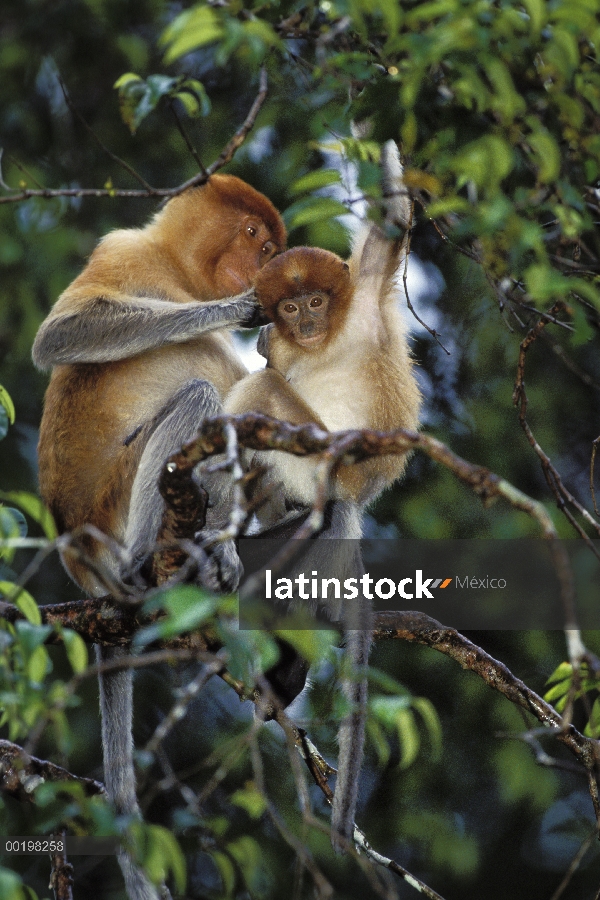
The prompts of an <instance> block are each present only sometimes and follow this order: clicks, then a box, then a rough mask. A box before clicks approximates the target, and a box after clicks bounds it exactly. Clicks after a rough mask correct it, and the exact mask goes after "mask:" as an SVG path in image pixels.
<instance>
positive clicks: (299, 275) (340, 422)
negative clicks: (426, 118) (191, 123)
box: [225, 141, 421, 849]
mask: <svg viewBox="0 0 600 900" xmlns="http://www.w3.org/2000/svg"><path fill="white" fill-rule="evenodd" d="M381 165H382V181H383V194H384V200H385V207H386V223H387V224H388V225H392V224H393V225H395V226H396V227H397V229H399V235H398V236H397V237H396V238H395V239H393V240H391V239H389V238H388V237H387V236H386V234H385V233H384V232H383V231H382V230H381V229H380V228H379V227H378V226H377V225H375V224H371V225H364V226H363V227H362V228H361V229H360V230H359V232H358V234H357V235H356V237H355V241H354V247H353V251H352V255H351V257H350V260H349V261H348V263H346V262H345V261H344V260H342V259H340V257H338V256H336V255H335V254H334V253H329V252H327V251H326V250H319V249H316V248H313V247H294V248H292V249H291V250H288V251H286V252H285V253H282V254H281V255H280V256H277V257H276V258H275V259H274V260H272V262H270V263H269V264H268V265H267V266H265V267H264V269H262V270H261V272H260V273H259V274H258V276H257V278H256V282H255V287H256V294H257V297H258V299H259V300H260V302H261V304H262V306H263V308H264V310H265V312H266V314H267V316H268V317H269V318H270V319H271V320H272V325H269V326H267V328H266V329H264V330H263V332H262V333H261V337H260V342H259V346H260V348H261V351H262V352H263V355H264V356H266V358H267V368H266V369H263V370H262V371H260V372H256V373H254V374H252V375H248V376H247V377H246V378H245V379H243V380H242V381H239V382H237V383H236V384H235V385H234V386H233V388H232V389H231V391H230V392H229V394H228V396H227V398H226V400H225V408H226V410H227V411H228V412H232V413H243V412H248V411H250V410H254V411H256V412H260V413H264V414H266V415H271V416H273V417H274V418H277V419H284V420H286V421H289V422H293V423H294V424H305V423H313V424H315V425H318V426H319V427H321V428H324V429H328V430H330V431H340V430H346V429H356V428H372V429H376V430H381V431H391V430H393V429H396V428H405V429H411V430H412V429H415V428H416V427H417V425H418V417H419V407H420V399H421V397H420V391H419V388H418V385H417V381H416V378H415V375H414V370H413V364H412V359H411V356H410V352H409V349H408V342H407V338H406V329H405V326H404V322H403V319H402V316H401V314H400V312H399V310H398V308H397V296H396V294H397V291H396V283H395V280H396V275H397V271H398V267H399V265H400V262H401V261H402V259H403V258H404V255H405V252H406V246H407V233H408V228H409V225H410V217H411V203H410V198H409V195H408V192H407V190H406V187H405V185H404V182H403V177H402V176H403V171H402V165H401V163H400V158H399V155H398V150H397V147H396V145H395V143H394V142H393V141H388V142H387V143H386V144H385V145H384V146H383V148H382V154H381ZM253 464H254V465H255V466H257V467H258V469H259V471H262V474H261V475H260V476H259V480H258V481H257V482H256V484H255V489H256V490H257V491H258V492H259V493H265V492H267V493H268V489H269V487H270V488H271V493H270V496H269V500H268V501H267V503H266V504H264V505H263V507H262V509H259V510H258V513H257V515H258V519H259V523H260V525H261V527H262V528H264V529H268V528H269V527H271V526H272V525H275V524H276V523H277V522H279V521H280V520H281V519H282V518H283V517H284V516H285V514H286V512H287V511H288V510H289V509H290V507H291V508H292V510H293V508H294V507H298V506H299V507H310V506H313V505H314V504H315V502H316V479H315V467H316V465H317V464H316V463H315V460H314V458H313V457H299V456H294V455H292V454H288V453H282V452H279V451H264V452H260V453H255V454H254V459H253ZM405 464H406V454H403V455H393V456H384V457H378V458H373V459H369V460H365V461H363V462H359V463H355V464H353V465H351V466H339V467H338V468H337V470H336V471H335V472H334V477H333V479H332V481H331V483H330V486H329V497H330V499H331V500H333V501H334V503H333V507H334V517H337V521H334V523H333V525H332V526H331V527H330V528H329V530H328V531H327V530H326V531H325V533H324V537H332V538H347V537H352V538H360V536H361V535H360V530H361V528H360V518H361V511H362V509H363V508H364V507H365V505H366V504H367V503H369V502H371V501H372V500H373V499H374V498H375V497H376V496H377V495H378V494H380V493H381V491H382V490H383V489H384V488H385V487H386V486H387V485H389V484H391V483H392V482H393V481H394V480H395V479H397V478H399V477H400V476H401V474H402V472H403V470H404V467H405ZM274 485H277V486H278V487H277V488H276V489H275V490H273V486H274ZM342 552H343V551H342ZM327 556H328V554H327V550H326V547H325V546H324V545H321V546H318V547H316V548H315V549H314V550H313V551H312V557H311V558H312V563H311V565H310V566H307V565H306V562H305V561H304V560H303V562H302V566H301V568H303V569H304V568H307V569H315V570H317V571H318V570H319V568H320V566H321V565H322V567H323V569H324V570H325V571H328V574H331V570H330V568H328V560H327ZM319 558H321V562H319ZM348 574H351V575H354V576H355V575H356V574H357V573H356V572H349V573H348ZM356 602H358V601H356ZM363 603H364V601H363ZM330 605H331V604H330ZM338 612H339V611H336V613H338ZM357 612H358V623H357V619H356V615H357V613H356V612H354V613H352V614H349V612H348V610H344V609H342V611H341V616H340V618H341V620H342V623H343V624H344V630H345V633H346V653H347V655H348V657H349V658H350V660H351V662H352V663H354V664H355V665H357V666H361V665H365V664H366V663H367V660H368V654H369V646H370V631H369V619H370V616H369V612H370V610H369V609H365V608H364V606H363V607H362V608H360V607H359V608H358V611H357ZM342 686H343V690H344V693H345V696H346V697H347V699H348V700H349V702H350V703H351V704H352V705H353V709H352V711H351V712H350V714H349V715H348V716H347V717H346V718H345V719H344V720H343V721H342V724H341V726H340V730H339V734H338V739H339V745H340V752H339V760H338V777H337V783H336V788H335V794H334V801H333V814H332V842H333V845H334V847H335V848H336V849H343V848H344V845H345V843H346V842H347V841H348V840H350V839H351V838H352V832H353V822H354V809H355V805H356V797H357V791H358V776H359V773H360V767H361V761H362V747H363V739H364V719H365V704H366V683H365V682H364V680H360V679H358V680H357V679H356V678H354V679H344V680H343V682H342Z"/></svg>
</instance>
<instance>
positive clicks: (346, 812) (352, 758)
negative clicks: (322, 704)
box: [331, 609, 371, 853]
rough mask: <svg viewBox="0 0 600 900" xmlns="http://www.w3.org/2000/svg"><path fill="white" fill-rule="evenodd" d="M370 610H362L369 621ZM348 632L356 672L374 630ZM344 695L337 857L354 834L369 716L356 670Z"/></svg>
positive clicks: (334, 834)
mask: <svg viewBox="0 0 600 900" xmlns="http://www.w3.org/2000/svg"><path fill="white" fill-rule="evenodd" d="M370 612H371V611H370V610H369V609H367V610H362V611H361V613H364V617H365V618H367V617H368V618H369V620H370ZM365 626H366V627H365V628H362V629H360V630H356V626H355V628H354V629H352V630H349V631H346V632H345V634H346V653H345V662H346V663H348V662H352V664H353V668H355V667H357V666H358V667H361V666H366V664H367V662H368V658H369V649H370V646H371V628H370V627H368V626H369V623H368V622H366V621H365ZM342 692H343V694H344V697H345V698H346V701H347V702H348V703H349V704H350V706H351V709H350V712H349V713H348V715H347V716H346V717H345V718H344V719H343V720H342V723H341V725H340V729H339V732H338V741H339V745H340V750H339V755H338V774H337V781H336V785H335V793H334V796H333V813H332V816H331V843H332V845H333V849H334V850H335V851H336V853H343V852H344V850H345V849H346V848H347V844H348V842H349V841H351V840H352V836H353V833H354V813H355V810H356V798H357V796H358V780H359V775H360V770H361V765H362V756H363V746H364V741H365V722H366V714H367V681H366V679H365V678H360V677H358V678H357V674H356V669H355V671H354V672H353V673H350V675H349V677H346V678H344V679H343V681H342Z"/></svg>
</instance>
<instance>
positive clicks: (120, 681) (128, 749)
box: [96, 644, 171, 900]
mask: <svg viewBox="0 0 600 900" xmlns="http://www.w3.org/2000/svg"><path fill="white" fill-rule="evenodd" d="M129 652H130V647H127V646H126V647H102V646H100V645H99V644H97V645H96V659H97V662H98V664H99V665H100V666H101V665H102V663H104V662H109V661H110V660H113V659H120V658H122V657H123V656H127V655H128V653H129ZM98 680H99V684H100V709H101V711H102V748H103V751H104V783H105V785H106V790H107V793H108V796H109V798H110V800H111V802H112V803H113V805H114V807H115V810H116V812H117V813H118V814H119V815H132V816H137V817H140V818H141V813H140V808H139V806H138V802H137V796H136V793H135V769H134V766H133V736H132V724H133V673H132V672H131V669H124V670H122V671H118V672H100V673H99V676H98ZM118 859H119V865H120V867H121V871H122V873H123V878H124V880H125V889H126V891H127V896H128V898H129V900H171V894H170V893H169V890H168V888H167V887H166V886H165V885H161V886H160V888H156V887H155V886H154V885H153V884H151V883H150V881H149V880H148V879H147V878H146V875H145V874H144V872H143V871H142V869H140V867H139V866H138V865H136V863H135V862H134V861H133V859H132V858H131V856H130V855H129V854H128V853H126V852H125V851H124V850H121V851H120V853H119V856H118Z"/></svg>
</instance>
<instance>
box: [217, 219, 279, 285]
mask: <svg viewBox="0 0 600 900" xmlns="http://www.w3.org/2000/svg"><path fill="white" fill-rule="evenodd" d="M236 226H237V227H236V229H235V234H234V236H233V237H232V239H231V240H230V241H229V243H228V244H227V245H226V246H225V248H224V249H223V250H222V252H221V253H220V255H219V257H218V259H217V261H216V265H215V269H214V280H215V283H216V284H217V285H218V286H219V290H220V291H222V292H224V293H230V294H237V293H240V292H241V291H245V290H247V289H248V288H249V287H250V286H251V285H252V283H253V282H254V279H255V277H256V275H257V273H258V271H259V270H260V269H261V268H262V266H264V264H265V263H266V262H268V261H269V260H270V259H271V258H272V257H273V256H274V255H275V253H277V251H278V250H279V249H281V248H280V247H278V246H277V244H276V243H275V241H274V240H273V238H272V235H271V232H270V230H269V228H268V227H267V226H266V225H265V223H264V222H263V221H262V220H261V219H259V218H258V216H244V217H243V218H242V219H241V220H238V222H237V223H236Z"/></svg>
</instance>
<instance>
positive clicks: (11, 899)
mask: <svg viewBox="0 0 600 900" xmlns="http://www.w3.org/2000/svg"><path fill="white" fill-rule="evenodd" d="M26 896H31V897H32V898H33V896H35V895H33V894H32V893H30V894H29V895H27V894H26V893H25V887H24V885H23V882H22V881H21V879H20V877H19V876H18V875H17V874H16V873H15V872H11V871H10V870H9V869H5V868H4V866H0V897H2V898H3V900H25V898H26Z"/></svg>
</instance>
